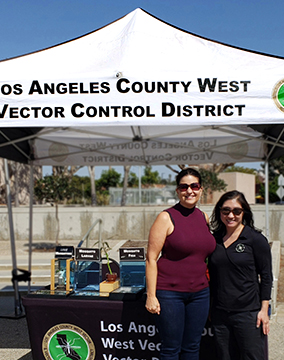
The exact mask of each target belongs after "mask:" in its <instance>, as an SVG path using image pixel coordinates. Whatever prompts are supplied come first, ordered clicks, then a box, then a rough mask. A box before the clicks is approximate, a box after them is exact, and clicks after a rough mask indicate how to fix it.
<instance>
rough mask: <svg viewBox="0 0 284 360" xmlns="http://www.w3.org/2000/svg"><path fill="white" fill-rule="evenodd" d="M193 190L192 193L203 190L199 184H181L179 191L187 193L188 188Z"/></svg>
mask: <svg viewBox="0 0 284 360" xmlns="http://www.w3.org/2000/svg"><path fill="white" fill-rule="evenodd" d="M189 187H190V188H191V190H192V191H198V190H200V188H201V185H200V184H199V183H192V184H189V185H188V184H179V186H178V189H179V190H180V191H186V190H187V189H188V188H189Z"/></svg>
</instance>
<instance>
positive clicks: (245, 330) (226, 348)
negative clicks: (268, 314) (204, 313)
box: [212, 309, 266, 360]
mask: <svg viewBox="0 0 284 360" xmlns="http://www.w3.org/2000/svg"><path fill="white" fill-rule="evenodd" d="M257 314H258V311H244V312H227V311H223V310H218V309H214V310H213V311H212V328H213V332H214V338H215V343H216V349H217V355H218V360H240V359H241V360H266V356H265V335H264V334H263V332H262V327H261V326H260V327H259V328H257V327H256V320H257Z"/></svg>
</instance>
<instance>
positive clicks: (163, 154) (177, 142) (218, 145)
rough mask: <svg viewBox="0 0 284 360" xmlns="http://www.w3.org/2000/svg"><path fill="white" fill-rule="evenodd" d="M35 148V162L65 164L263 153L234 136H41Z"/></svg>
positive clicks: (231, 158)
mask: <svg viewBox="0 0 284 360" xmlns="http://www.w3.org/2000/svg"><path fill="white" fill-rule="evenodd" d="M76 144H77V145H76ZM33 147H34V150H35V158H36V160H35V161H34V164H35V165H56V164H57V165H58V164H59V165H62V166H63V165H70V164H77V165H82V166H89V165H136V164H139V163H140V164H145V162H146V163H148V164H161V165H163V164H169V163H172V164H181V163H190V164H203V163H205V164H207V163H218V162H223V163H234V162H237V161H255V159H256V158H258V157H259V156H260V155H261V154H262V143H261V142H260V141H257V140H255V141H253V140H252V141H249V142H246V141H245V140H244V139H243V138H241V137H230V136H228V137H222V138H219V137H215V138H214V137H211V138H192V139H190V138H175V139H170V138H159V139H157V140H142V141H132V139H131V140H126V139H125V140H121V139H110V138H105V139H104V138H100V139H97V140H95V139H93V140H91V139H82V138H81V139H79V138H78V139H76V138H70V137H62V138H60V137H56V142H55V141H54V140H53V141H52V140H50V141H49V140H47V139H44V140H43V139H37V140H36V141H35V143H34V146H33Z"/></svg>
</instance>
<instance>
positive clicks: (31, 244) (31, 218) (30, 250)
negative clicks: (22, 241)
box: [28, 163, 34, 293]
mask: <svg viewBox="0 0 284 360" xmlns="http://www.w3.org/2000/svg"><path fill="white" fill-rule="evenodd" d="M33 180H34V167H33V164H32V163H31V164H30V208H29V261H28V270H29V272H30V274H31V273H32V246H33V199H34V181H33ZM30 292H31V279H29V281H28V293H30Z"/></svg>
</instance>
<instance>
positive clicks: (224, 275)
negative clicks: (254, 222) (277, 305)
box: [209, 226, 272, 311]
mask: <svg viewBox="0 0 284 360" xmlns="http://www.w3.org/2000/svg"><path fill="white" fill-rule="evenodd" d="M216 242H217V246H216V249H215V251H214V252H213V254H212V255H211V257H210V259H209V271H210V288H211V294H212V298H213V306H215V307H217V308H219V309H223V310H226V311H247V310H259V309H260V307H261V301H262V300H270V296H271V287H272V260H271V250H270V246H269V244H268V241H267V239H266V238H265V237H264V236H263V235H262V234H261V233H260V232H258V231H256V230H254V229H252V228H251V227H249V226H245V227H244V228H243V231H242V232H241V234H240V236H239V238H238V239H237V240H236V241H235V242H233V243H232V244H231V245H230V246H229V247H228V248H225V246H224V244H223V239H222V238H221V237H220V238H218V237H216Z"/></svg>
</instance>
